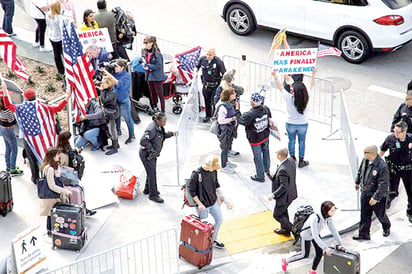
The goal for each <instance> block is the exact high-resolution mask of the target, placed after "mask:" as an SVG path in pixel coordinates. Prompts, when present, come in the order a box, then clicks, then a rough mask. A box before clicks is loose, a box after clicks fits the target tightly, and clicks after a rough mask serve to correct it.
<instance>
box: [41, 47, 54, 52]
mask: <svg viewBox="0 0 412 274" xmlns="http://www.w3.org/2000/svg"><path fill="white" fill-rule="evenodd" d="M39 51H41V52H49V51H52V49H49V48H48V47H40V49H39Z"/></svg>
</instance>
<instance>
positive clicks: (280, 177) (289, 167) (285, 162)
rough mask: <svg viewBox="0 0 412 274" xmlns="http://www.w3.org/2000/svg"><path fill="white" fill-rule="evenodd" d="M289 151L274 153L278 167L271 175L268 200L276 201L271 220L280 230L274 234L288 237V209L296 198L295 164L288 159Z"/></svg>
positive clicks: (289, 224) (289, 223) (283, 149)
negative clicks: (273, 220) (270, 189)
mask: <svg viewBox="0 0 412 274" xmlns="http://www.w3.org/2000/svg"><path fill="white" fill-rule="evenodd" d="M288 154H289V151H288V149H287V148H282V149H280V150H278V151H276V156H277V159H278V160H279V167H278V169H277V170H276V172H275V174H274V175H273V179H272V193H271V194H270V195H269V196H268V200H269V201H271V200H273V199H275V200H276V205H275V208H274V210H273V218H275V220H276V221H278V222H279V223H280V229H279V228H276V229H275V230H274V232H275V233H276V234H282V235H285V236H290V232H291V231H292V223H291V222H290V221H289V213H288V207H289V205H290V204H291V203H292V202H293V200H295V199H296V198H297V197H298V192H297V189H296V162H295V160H293V158H291V157H289V158H288Z"/></svg>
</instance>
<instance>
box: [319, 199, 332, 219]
mask: <svg viewBox="0 0 412 274" xmlns="http://www.w3.org/2000/svg"><path fill="white" fill-rule="evenodd" d="M334 206H335V204H334V203H333V202H331V201H324V202H323V203H322V204H321V206H320V213H322V216H323V218H325V219H326V218H329V217H331V216H329V210H331V209H332V208H333V207H334Z"/></svg>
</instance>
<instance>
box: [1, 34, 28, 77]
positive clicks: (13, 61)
mask: <svg viewBox="0 0 412 274" xmlns="http://www.w3.org/2000/svg"><path fill="white" fill-rule="evenodd" d="M16 49H17V46H16V44H14V42H13V41H12V40H11V39H10V37H9V36H8V35H7V33H5V32H4V31H3V30H0V57H1V58H3V59H4V61H5V62H6V64H7V66H8V67H9V68H10V69H11V70H12V71H13V72H14V73H15V74H16V75H17V76H18V77H20V78H22V79H24V80H26V81H27V80H29V74H28V73H27V70H26V67H25V66H24V65H23V63H22V62H21V61H20V60H19V59H18V58H17V56H16Z"/></svg>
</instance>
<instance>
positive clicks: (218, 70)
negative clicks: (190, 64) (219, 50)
mask: <svg viewBox="0 0 412 274" xmlns="http://www.w3.org/2000/svg"><path fill="white" fill-rule="evenodd" d="M196 68H197V69H200V68H201V69H202V83H203V97H204V98H205V106H206V119H208V118H210V117H212V114H213V98H214V96H215V92H216V89H217V87H218V86H219V84H220V80H221V79H222V76H223V74H224V73H225V72H226V68H225V64H224V63H223V61H222V60H221V59H220V58H219V57H217V56H215V57H214V58H213V60H212V61H210V62H209V60H207V59H206V56H202V57H200V59H199V62H198V64H197V66H196Z"/></svg>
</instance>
